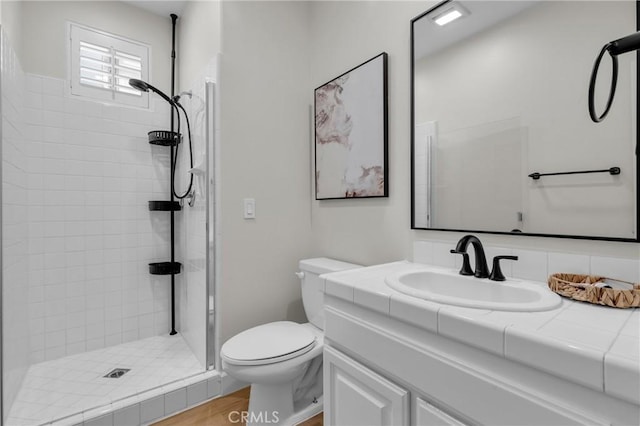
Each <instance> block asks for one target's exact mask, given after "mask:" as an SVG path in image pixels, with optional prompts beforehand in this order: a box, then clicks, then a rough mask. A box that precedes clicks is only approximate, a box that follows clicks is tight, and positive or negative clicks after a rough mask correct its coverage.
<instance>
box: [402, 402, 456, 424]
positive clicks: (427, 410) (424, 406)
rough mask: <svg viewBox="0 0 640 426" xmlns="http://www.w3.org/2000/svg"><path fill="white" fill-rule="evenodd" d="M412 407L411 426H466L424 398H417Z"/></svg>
mask: <svg viewBox="0 0 640 426" xmlns="http://www.w3.org/2000/svg"><path fill="white" fill-rule="evenodd" d="M412 405H413V420H412V421H411V426H445V425H446V426H462V425H463V424H464V423H460V422H459V421H457V420H456V419H454V418H453V417H451V416H449V415H448V414H446V413H444V412H443V411H442V410H440V409H438V408H436V407H434V406H433V405H431V404H429V403H428V402H427V401H425V400H424V399H422V398H415V399H414V400H413V404H412Z"/></svg>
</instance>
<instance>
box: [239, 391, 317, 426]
mask: <svg viewBox="0 0 640 426" xmlns="http://www.w3.org/2000/svg"><path fill="white" fill-rule="evenodd" d="M305 404H306V405H305V406H298V404H296V406H295V407H294V405H293V390H292V384H291V383H281V384H270V385H264V384H256V383H254V384H252V385H251V395H250V397H249V409H248V413H247V426H264V425H278V426H293V425H296V424H298V423H300V422H302V421H304V420H306V419H308V418H311V417H313V416H315V415H316V414H318V413H320V412H321V411H322V409H323V399H322V397H320V398H318V399H316V400H315V402H312V401H306V402H305Z"/></svg>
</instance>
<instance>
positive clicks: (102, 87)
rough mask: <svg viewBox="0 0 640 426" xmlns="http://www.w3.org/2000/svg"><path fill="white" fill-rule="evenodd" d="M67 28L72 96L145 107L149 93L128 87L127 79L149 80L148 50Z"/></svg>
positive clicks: (97, 33)
mask: <svg viewBox="0 0 640 426" xmlns="http://www.w3.org/2000/svg"><path fill="white" fill-rule="evenodd" d="M69 25H70V31H69V33H70V50H71V52H70V59H71V61H70V71H71V72H70V81H71V94H73V95H78V96H85V97H89V98H93V99H100V100H104V101H111V102H114V103H119V104H125V105H132V106H137V107H144V108H147V107H148V106H149V96H148V94H147V93H142V92H140V91H138V90H136V89H133V88H132V87H131V86H129V79H130V78H136V79H139V80H144V81H148V79H149V78H148V77H149V71H148V68H149V47H148V46H146V45H144V44H142V43H138V42H135V41H132V40H126V39H123V38H121V37H118V36H115V35H113V34H108V33H105V32H102V31H97V30H93V29H91V28H87V27H83V26H80V25H77V24H69Z"/></svg>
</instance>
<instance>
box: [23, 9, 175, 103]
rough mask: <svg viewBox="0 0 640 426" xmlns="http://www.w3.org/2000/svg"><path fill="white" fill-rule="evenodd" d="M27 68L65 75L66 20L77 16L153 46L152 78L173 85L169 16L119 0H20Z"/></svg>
mask: <svg viewBox="0 0 640 426" xmlns="http://www.w3.org/2000/svg"><path fill="white" fill-rule="evenodd" d="M22 9H23V11H22V23H21V24H22V30H23V31H22V54H21V55H19V56H20V58H21V59H22V62H23V67H24V70H25V72H29V73H33V74H39V75H46V76H49V77H55V78H66V77H67V50H68V47H67V44H68V43H67V38H66V31H67V21H74V22H77V23H80V24H84V25H87V26H90V27H93V28H97V29H99V30H104V31H107V32H110V33H112V34H116V35H119V36H122V37H126V38H131V39H133V40H137V41H141V42H143V43H146V44H149V45H150V46H151V67H150V78H149V80H150V81H149V82H150V83H151V84H153V85H154V86H155V87H157V88H159V89H160V90H162V91H164V92H165V93H169V92H170V90H171V86H170V84H171V83H170V78H171V77H170V76H171V19H170V18H169V17H168V16H167V17H166V18H165V17H161V16H158V15H154V14H152V13H150V12H147V11H145V10H142V9H139V8H136V7H133V6H131V5H129V4H126V3H124V2H119V1H25V2H23V5H22Z"/></svg>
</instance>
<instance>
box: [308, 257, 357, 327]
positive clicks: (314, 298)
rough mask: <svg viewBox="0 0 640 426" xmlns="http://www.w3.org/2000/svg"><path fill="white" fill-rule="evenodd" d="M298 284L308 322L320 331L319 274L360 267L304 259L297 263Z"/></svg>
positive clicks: (322, 316) (320, 286)
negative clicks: (300, 287)
mask: <svg viewBox="0 0 640 426" xmlns="http://www.w3.org/2000/svg"><path fill="white" fill-rule="evenodd" d="M299 267H300V272H299V273H298V276H299V277H300V283H301V286H302V304H303V305H304V311H305V313H306V314H307V318H308V319H309V322H310V323H311V324H313V325H315V326H316V327H318V328H319V329H321V330H324V310H323V303H324V293H323V291H322V285H323V280H321V279H320V278H319V276H320V275H321V274H327V273H329V272H338V271H345V270H347V269H354V268H361V267H362V265H356V264H354V263H347V262H342V261H340V260H335V259H329V258H326V257H318V258H315V259H304V260H301V261H300V263H299Z"/></svg>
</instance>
